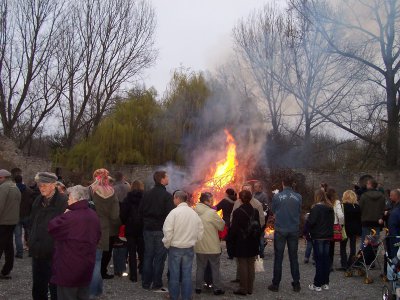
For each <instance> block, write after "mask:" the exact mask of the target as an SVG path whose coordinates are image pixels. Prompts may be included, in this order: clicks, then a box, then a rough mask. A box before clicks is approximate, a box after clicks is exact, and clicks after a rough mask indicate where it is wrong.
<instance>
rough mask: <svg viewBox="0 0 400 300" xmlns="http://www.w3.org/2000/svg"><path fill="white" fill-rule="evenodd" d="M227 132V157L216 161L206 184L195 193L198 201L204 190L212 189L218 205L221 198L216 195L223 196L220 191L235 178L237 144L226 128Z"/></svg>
mask: <svg viewBox="0 0 400 300" xmlns="http://www.w3.org/2000/svg"><path fill="white" fill-rule="evenodd" d="M224 132H225V134H226V155H225V158H224V159H222V160H220V161H218V162H216V163H215V166H213V167H211V168H210V170H209V172H208V174H207V176H206V178H205V180H204V185H203V186H201V187H199V188H198V189H197V190H196V191H195V192H194V193H193V196H194V199H195V201H196V202H197V201H198V199H199V196H200V193H201V192H202V191H210V192H212V194H213V196H214V203H213V205H216V204H217V202H218V201H219V200H220V199H215V198H216V196H221V195H220V192H221V191H223V190H224V188H226V187H227V186H228V185H229V184H232V183H233V182H234V180H235V173H236V168H237V165H238V162H237V159H236V144H235V139H234V138H233V136H232V135H231V134H230V133H229V132H228V130H226V129H225V130H224Z"/></svg>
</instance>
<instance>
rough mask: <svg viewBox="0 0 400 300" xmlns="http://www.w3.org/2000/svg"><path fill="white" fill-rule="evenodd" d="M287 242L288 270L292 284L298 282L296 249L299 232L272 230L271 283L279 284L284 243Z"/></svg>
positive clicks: (298, 272)
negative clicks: (272, 258)
mask: <svg viewBox="0 0 400 300" xmlns="http://www.w3.org/2000/svg"><path fill="white" fill-rule="evenodd" d="M286 243H287V247H288V252H289V261H290V272H291V273H292V278H293V282H292V285H298V284H299V283H300V271H299V261H298V258H297V251H298V246H299V232H298V231H296V232H279V231H277V230H275V232H274V254H275V258H274V276H273V278H272V283H273V284H274V285H276V286H279V283H280V282H281V279H282V261H283V255H284V253H285V245H286Z"/></svg>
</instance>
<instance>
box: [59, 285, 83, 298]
mask: <svg viewBox="0 0 400 300" xmlns="http://www.w3.org/2000/svg"><path fill="white" fill-rule="evenodd" d="M57 299H58V300H88V299H89V286H84V287H76V288H73V287H63V286H57Z"/></svg>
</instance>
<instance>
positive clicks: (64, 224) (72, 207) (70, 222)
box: [48, 185, 101, 300]
mask: <svg viewBox="0 0 400 300" xmlns="http://www.w3.org/2000/svg"><path fill="white" fill-rule="evenodd" d="M67 191H68V194H69V198H68V207H67V209H66V210H65V212H64V214H62V215H60V216H57V217H55V218H54V219H52V220H51V221H50V222H49V227H48V229H49V233H50V235H51V236H52V237H53V239H54V241H55V251H54V255H53V270H52V272H53V273H52V277H51V280H50V282H51V283H53V284H56V285H57V298H58V299H59V300H63V299H79V300H81V299H82V300H83V299H89V284H90V281H91V279H92V273H93V268H94V265H95V259H96V247H97V243H98V242H99V240H100V235H101V230H100V221H99V218H98V216H97V214H96V212H95V211H93V210H92V209H90V208H89V204H88V200H87V199H88V198H89V192H88V189H87V188H85V187H83V186H81V185H77V186H74V187H72V188H69V189H68V190H67Z"/></svg>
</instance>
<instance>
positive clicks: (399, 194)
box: [390, 189, 400, 198]
mask: <svg viewBox="0 0 400 300" xmlns="http://www.w3.org/2000/svg"><path fill="white" fill-rule="evenodd" d="M390 192H393V193H396V195H397V197H399V198H400V189H393V190H391V191H390Z"/></svg>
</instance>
